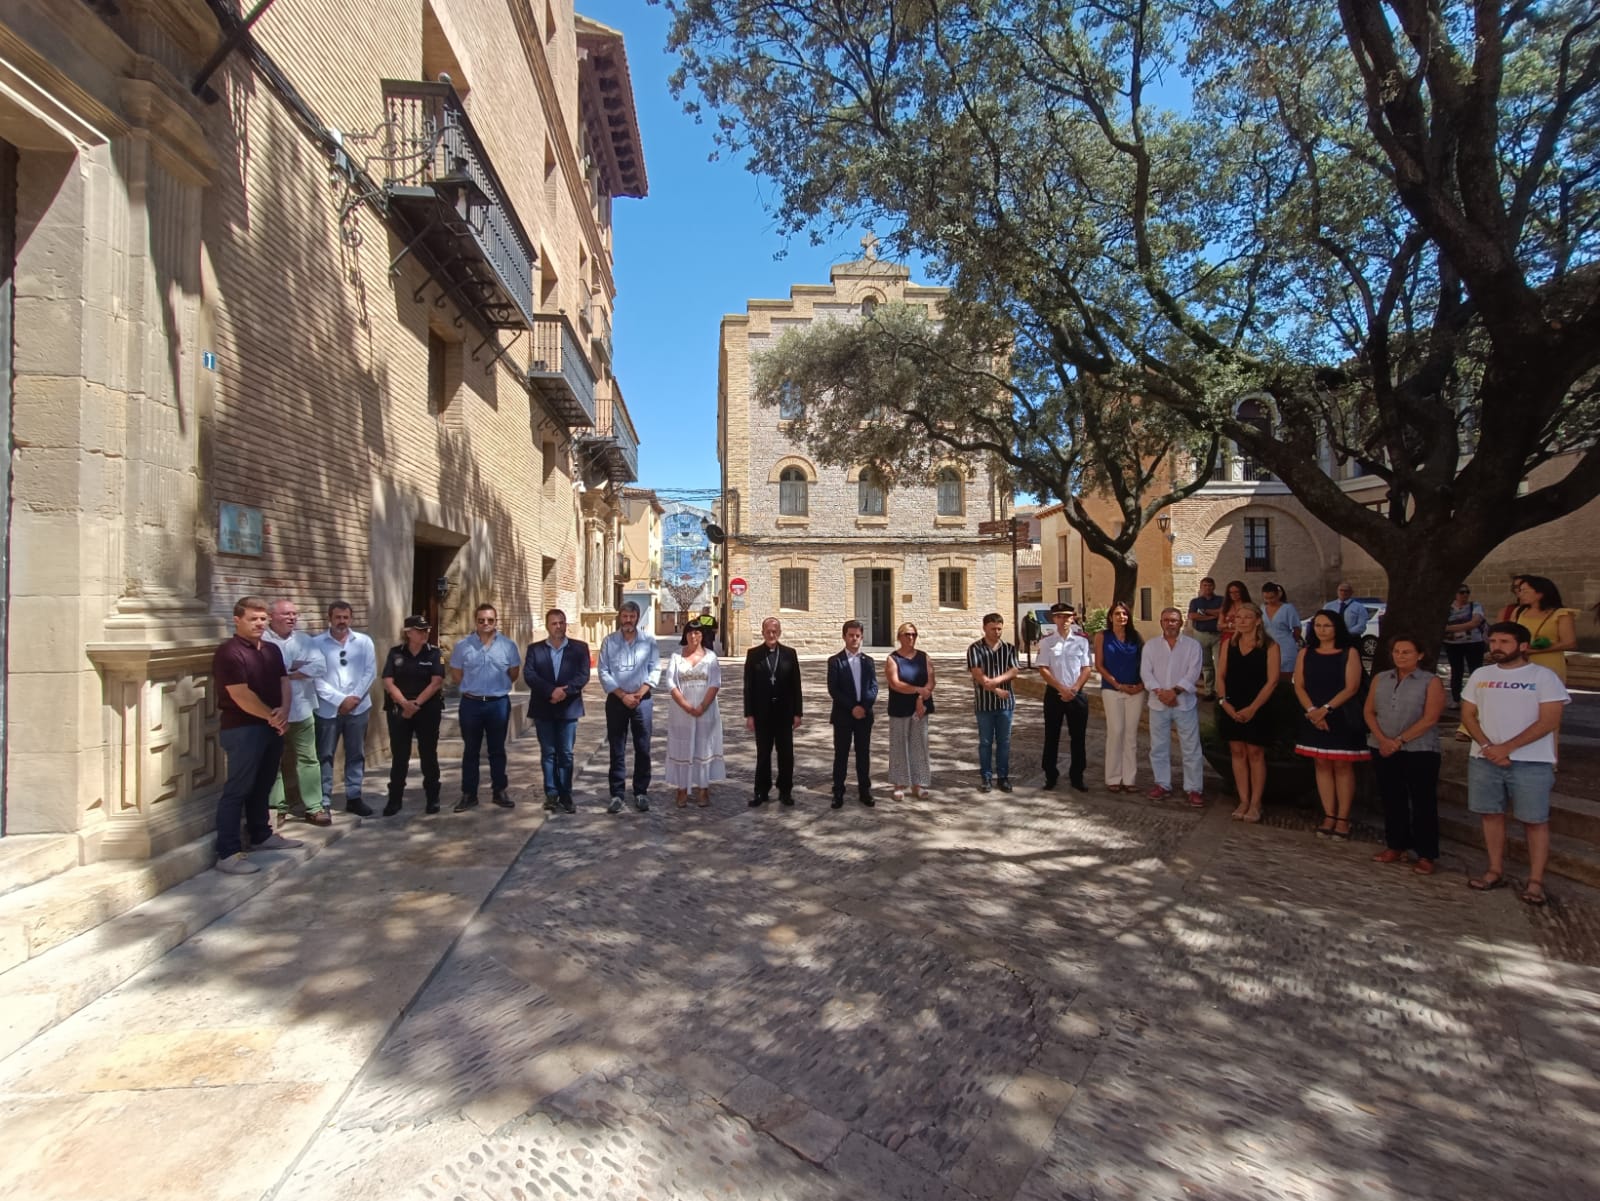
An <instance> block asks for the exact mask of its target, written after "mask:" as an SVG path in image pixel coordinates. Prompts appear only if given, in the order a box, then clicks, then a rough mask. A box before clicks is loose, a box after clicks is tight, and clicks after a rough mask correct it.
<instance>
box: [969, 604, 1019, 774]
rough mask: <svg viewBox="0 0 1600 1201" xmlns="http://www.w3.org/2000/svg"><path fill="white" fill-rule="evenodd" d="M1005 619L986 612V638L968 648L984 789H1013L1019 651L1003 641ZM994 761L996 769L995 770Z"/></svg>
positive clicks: (984, 628) (984, 617)
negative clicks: (1013, 725) (1014, 686)
mask: <svg viewBox="0 0 1600 1201" xmlns="http://www.w3.org/2000/svg"><path fill="white" fill-rule="evenodd" d="M1004 625H1005V621H1004V619H1003V618H1001V616H1000V614H998V613H985V614H984V615H983V637H982V638H980V639H978V641H976V642H974V643H973V644H972V645H971V646H969V647H967V670H968V671H970V672H971V673H972V708H973V710H974V711H975V712H976V713H977V716H978V770H979V771H980V772H982V773H983V786H982V789H983V791H984V792H988V791H989V789H990V788H991V787H992V786H994V785H995V784H998V785H999V787H1000V791H1001V792H1010V791H1011V714H1012V711H1013V710H1014V709H1015V708H1016V698H1015V696H1013V695H1012V691H1011V681H1012V680H1014V679H1016V677H1017V652H1016V651H1015V650H1014V649H1012V646H1011V644H1010V643H1009V642H1002V641H1000V631H1001V629H1002V628H1003V627H1004ZM991 760H992V766H993V771H992V772H991V770H990V767H991Z"/></svg>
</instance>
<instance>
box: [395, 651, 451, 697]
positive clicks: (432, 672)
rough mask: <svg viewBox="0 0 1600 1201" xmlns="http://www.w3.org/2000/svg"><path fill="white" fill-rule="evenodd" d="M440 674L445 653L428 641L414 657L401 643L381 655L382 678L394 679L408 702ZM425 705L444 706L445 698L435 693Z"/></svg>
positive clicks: (442, 672) (441, 673)
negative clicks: (382, 658) (382, 656)
mask: <svg viewBox="0 0 1600 1201" xmlns="http://www.w3.org/2000/svg"><path fill="white" fill-rule="evenodd" d="M442 675H444V654H443V652H442V651H440V650H439V648H438V647H437V646H435V645H434V644H433V643H431V642H429V643H426V644H424V646H423V648H422V649H421V650H420V651H418V652H417V653H416V654H415V655H413V654H412V653H411V651H410V650H409V649H408V648H407V646H406V644H405V643H403V642H402V643H401V644H400V645H399V646H391V647H390V648H389V653H388V654H387V655H385V656H384V660H383V678H384V679H386V680H393V681H394V686H395V687H396V688H398V689H399V690H400V695H401V696H403V697H405V698H406V700H408V701H414V700H416V699H417V697H419V696H421V695H422V690H423V689H424V688H426V687H427V686H428V685H429V683H431V682H432V681H433V679H434V678H435V677H437V676H442ZM427 703H428V704H429V705H435V704H437V705H443V704H444V697H443V695H442V694H441V693H439V692H436V693H434V694H433V696H432V698H431V699H430V700H429V701H428V702H427Z"/></svg>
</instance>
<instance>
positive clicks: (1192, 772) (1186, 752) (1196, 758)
mask: <svg viewBox="0 0 1600 1201" xmlns="http://www.w3.org/2000/svg"><path fill="white" fill-rule="evenodd" d="M1173 726H1177V727H1178V747H1179V749H1180V750H1181V751H1182V752H1183V790H1184V791H1185V792H1201V791H1203V790H1204V788H1205V783H1206V760H1205V753H1204V752H1203V751H1202V749H1201V746H1200V711H1199V710H1198V709H1174V708H1170V707H1168V706H1165V705H1159V706H1158V705H1151V706H1150V773H1151V775H1153V776H1155V778H1156V783H1157V784H1159V785H1160V786H1161V787H1162V788H1171V787H1172V727H1173Z"/></svg>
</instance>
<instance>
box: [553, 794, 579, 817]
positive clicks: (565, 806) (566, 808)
mask: <svg viewBox="0 0 1600 1201" xmlns="http://www.w3.org/2000/svg"><path fill="white" fill-rule="evenodd" d="M557 803H558V804H559V805H560V806H561V812H563V813H576V812H577V811H578V807H577V806H576V805H574V804H573V803H572V798H571V797H569V796H564V797H561V798H560V799H559V800H558V802H557Z"/></svg>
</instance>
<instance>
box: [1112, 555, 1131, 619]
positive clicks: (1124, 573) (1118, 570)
mask: <svg viewBox="0 0 1600 1201" xmlns="http://www.w3.org/2000/svg"><path fill="white" fill-rule="evenodd" d="M1106 561H1107V562H1109V563H1110V564H1111V569H1112V571H1113V573H1114V581H1115V582H1114V583H1113V584H1112V586H1111V595H1110V596H1108V597H1106V598H1105V607H1106V608H1108V609H1109V608H1110V607H1111V604H1112V602H1113V601H1126V602H1127V604H1128V609H1129V610H1130V612H1131V614H1132V616H1133V619H1134V620H1135V621H1137V620H1138V619H1139V560H1138V559H1137V558H1136V557H1134V555H1133V554H1131V553H1124V554H1123V555H1122V556H1121V557H1120V558H1115V559H1114V558H1112V557H1111V556H1109V555H1107V556H1106Z"/></svg>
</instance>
